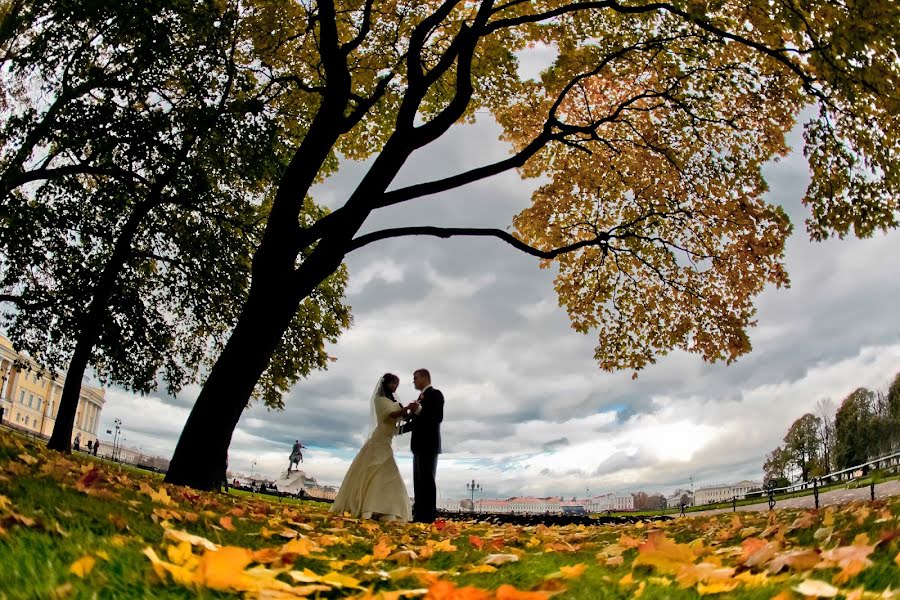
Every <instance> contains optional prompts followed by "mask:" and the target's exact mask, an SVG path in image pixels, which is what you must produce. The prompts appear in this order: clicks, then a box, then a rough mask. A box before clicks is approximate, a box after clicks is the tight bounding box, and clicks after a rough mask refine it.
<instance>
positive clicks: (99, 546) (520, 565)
mask: <svg viewBox="0 0 900 600" xmlns="http://www.w3.org/2000/svg"><path fill="white" fill-rule="evenodd" d="M22 455H26V456H29V457H34V458H35V459H37V460H36V461H35V462H34V463H33V464H30V463H31V461H30V460H23V459H22V458H21V456H22ZM91 467H98V468H99V472H100V474H101V477H100V479H99V480H98V482H97V483H96V484H95V485H92V486H91V487H89V488H87V492H85V489H84V488H83V489H82V490H79V489H77V486H76V482H77V481H78V479H79V478H80V477H81V476H82V474H83V473H84V472H86V471H87V470H89V469H90V468H91ZM147 486H150V487H149V488H148V487H147ZM163 487H164V488H165V489H166V490H167V491H168V494H169V496H171V498H172V499H173V501H174V503H173V504H172V505H165V504H164V503H162V501H160V500H159V499H154V498H152V497H151V495H150V494H149V493H147V492H148V490H152V491H153V492H156V491H157V490H159V489H161V488H163ZM859 507H862V508H859ZM327 509H328V505H327V504H323V503H318V502H309V501H301V500H297V499H294V498H273V497H270V496H266V495H259V494H250V493H248V492H243V491H240V490H232V491H231V492H230V493H228V494H224V493H223V494H219V493H205V492H194V491H192V490H186V489H184V488H178V487H175V486H163V484H162V482H161V481H160V478H159V476H158V475H157V474H154V473H150V472H147V471H144V470H141V469H135V468H131V467H128V466H125V465H121V464H118V463H112V462H109V461H105V460H98V459H94V458H92V457H87V456H84V455H80V454H79V455H76V456H72V457H62V456H61V455H58V454H56V453H52V452H49V451H46V450H45V449H44V448H43V447H42V446H39V445H38V444H37V442H35V441H32V440H28V439H25V438H23V437H22V436H19V435H17V434H11V433H7V432H3V431H0V556H2V557H3V562H2V565H0V599H4V600H5V599H16V600H17V599H20V598H22V599H24V598H56V597H59V598H73V599H82V598H83V599H92V598H100V599H102V598H111V599H119V598H125V599H127V598H147V599H150V598H154V599H155V598H164V599H170V598H236V597H241V596H240V595H239V594H237V593H230V592H224V591H213V590H211V589H209V588H207V587H204V586H192V587H185V586H181V585H177V584H175V583H173V582H172V581H170V580H168V579H167V580H166V581H162V580H160V578H159V577H158V576H157V575H156V574H155V573H154V571H153V568H152V565H151V564H150V561H149V560H148V558H147V557H146V556H145V555H144V554H143V551H144V549H145V548H148V547H149V548H152V549H154V551H155V552H156V553H157V554H159V555H160V556H161V557H163V558H164V559H165V557H166V552H167V549H169V548H170V542H168V541H167V540H165V539H164V531H165V530H164V526H165V527H171V528H174V529H180V530H184V531H187V532H189V533H192V534H195V535H199V536H202V537H204V538H206V539H208V540H210V541H212V542H215V543H216V544H219V545H232V546H241V547H244V548H249V549H263V548H268V549H272V548H280V547H281V546H282V545H283V544H284V543H285V539H282V538H279V532H281V531H284V530H285V529H286V528H288V529H294V530H296V531H299V532H301V533H303V534H304V535H308V536H309V538H310V539H311V540H314V541H316V542H317V543H319V544H321V545H322V547H323V548H324V551H325V552H326V553H327V556H328V557H329V560H323V559H322V558H321V557H317V556H316V555H311V556H297V557H295V558H292V559H291V560H293V561H294V562H293V564H288V565H287V566H288V567H289V568H293V569H297V570H302V569H309V570H310V571H312V572H314V573H317V574H319V575H320V576H321V575H324V574H326V573H328V572H329V571H332V570H335V569H336V570H339V571H341V569H344V570H342V571H341V573H343V574H348V575H352V576H353V577H356V578H359V579H360V580H362V581H363V582H364V585H365V586H367V587H369V588H370V589H375V590H376V591H377V590H397V589H415V588H422V587H428V585H429V581H430V579H428V578H429V577H430V578H433V577H435V575H427V572H429V571H430V572H438V575H437V576H438V577H440V578H441V579H445V580H448V581H452V582H453V584H454V585H456V586H459V587H462V586H475V587H477V588H481V589H485V590H494V589H497V588H498V586H500V585H501V584H510V585H513V586H515V587H516V588H517V589H520V590H531V589H536V588H546V587H547V586H548V585H552V584H553V583H554V582H559V581H562V582H563V583H562V585H563V587H564V591H562V592H561V593H560V594H559V595H557V596H554V598H557V599H559V600H569V599H582V598H583V599H594V598H631V597H633V595H634V594H635V592H636V590H638V589H641V588H639V587H638V586H644V587H643V588H642V595H641V598H642V599H646V598H659V599H662V598H666V599H675V600H679V599H687V598H691V599H693V598H699V597H700V596H699V593H698V590H697V589H695V588H694V587H688V588H681V587H679V586H678V585H677V583H676V582H675V581H674V575H673V574H672V573H660V572H656V571H654V570H652V569H651V568H649V567H646V566H634V565H632V563H633V562H634V560H635V558H636V557H637V556H638V554H639V551H638V550H637V549H635V548H629V549H627V550H626V551H625V552H624V554H623V555H622V556H623V558H624V560H623V564H622V565H621V566H606V565H605V560H604V561H603V562H601V561H599V560H598V552H601V551H603V550H604V549H605V548H607V547H608V546H609V545H610V544H613V543H616V542H617V541H618V540H620V536H623V535H627V536H631V537H635V538H640V539H642V540H646V539H647V535H648V530H650V529H651V528H661V530H662V531H664V532H665V534H666V535H667V536H668V538H669V539H672V540H674V541H675V542H677V543H680V544H687V543H691V542H693V541H697V540H698V539H702V540H703V544H704V547H706V548H707V549H708V551H709V554H708V555H709V556H715V553H714V550H715V549H716V548H726V547H729V546H731V547H733V546H739V545H740V544H741V541H742V539H743V537H744V536H745V534H746V535H759V532H761V531H762V530H763V529H765V528H766V527H767V525H768V522H767V519H768V518H769V516H768V515H767V514H758V513H743V514H742V515H741V516H739V517H735V516H734V515H731V514H722V515H715V516H698V517H692V518H687V519H678V520H673V521H667V522H664V523H659V522H656V523H653V522H647V523H644V524H639V525H614V526H599V527H580V526H569V527H561V528H557V527H543V526H539V527H514V526H511V525H505V526H496V525H489V524H485V523H479V522H474V521H460V522H457V523H450V524H448V526H447V527H446V528H445V529H442V530H438V529H436V528H425V527H422V526H418V525H409V524H381V523H371V522H358V521H353V520H344V519H340V518H336V517H333V516H331V515H329V514H328V512H327ZM821 512H824V511H820V513H821ZM773 514H774V517H773V518H776V517H777V519H778V521H779V522H780V523H783V524H784V525H783V526H784V527H785V528H786V527H787V525H788V524H790V523H791V522H793V521H794V519H795V518H796V517H797V516H798V515H804V514H807V513H806V512H804V511H789V510H786V511H779V510H776V511H775V512H774V513H773ZM898 515H900V500H895V501H892V502H890V503H883V502H881V503H875V504H872V505H863V504H855V505H853V508H852V510H851V509H847V510H846V511H844V512H837V513H836V515H835V524H834V527H835V534H834V542H832V546H833V545H836V544H844V545H846V544H850V543H852V542H853V540H854V538H855V536H857V535H859V534H861V533H864V534H866V535H868V536H869V537H870V540H872V541H875V540H877V539H879V536H881V535H883V534H884V532H885V531H889V530H891V529H897V528H898V526H900V521H898ZM223 516H227V517H228V519H231V521H230V523H229V526H233V530H229V529H228V528H227V527H226V524H225V523H223V521H222V518H223ZM735 518H738V519H739V520H740V529H735V528H734V526H733V519H735ZM821 518H822V516H821V514H819V515H818V516H816V519H817V520H820V519H821ZM818 527H819V525H818V524H816V525H813V526H809V527H802V528H799V529H797V530H794V531H789V532H787V533H785V537H784V542H783V543H784V544H785V548H797V547H810V546H811V544H813V543H814V541H813V533H814V531H815V530H816V529H817V528H818ZM747 531H754V532H755V533H746V532H747ZM470 535H472V536H479V538H480V539H481V540H483V542H484V547H481V548H477V547H476V546H477V544H476V545H473V544H472V543H471V542H470V539H469V536H470ZM384 536H386V537H387V538H388V539H390V541H391V546H392V550H391V552H393V551H395V550H401V549H414V550H415V551H416V552H417V553H418V554H420V555H422V553H423V551H424V550H426V549H427V548H428V544H429V543H432V544H434V543H437V542H442V541H448V540H449V541H450V542H451V543H452V544H453V545H455V546H456V549H455V550H454V551H452V552H445V551H435V552H434V553H433V555H431V556H430V557H427V556H422V557H420V558H419V559H418V560H417V561H415V562H414V563H413V564H412V565H411V567H413V568H412V570H409V571H406V570H403V569H401V568H400V567H401V564H400V563H399V562H396V559H379V560H378V561H377V562H373V563H372V564H371V565H367V566H360V565H357V564H355V563H352V562H351V563H348V564H347V565H341V566H336V564H337V563H335V562H333V561H356V560H359V559H363V558H365V557H370V556H371V555H372V554H373V552H374V547H375V544H376V542H378V540H379V539H380V538H382V537H384ZM491 540H495V541H496V543H497V546H496V547H491V545H490V543H491ZM195 552H199V550H195ZM492 552H500V553H510V552H512V553H519V554H521V559H520V560H519V561H518V562H512V563H508V564H504V565H502V566H501V567H499V569H498V570H497V571H496V572H491V573H476V572H472V573H469V572H468V571H469V570H470V569H471V568H472V567H473V566H476V565H481V564H483V562H484V560H485V558H486V557H487V555H488V554H490V553H492ZM898 552H900V539H893V540H891V541H890V542H887V543H884V544H881V545H879V547H878V549H877V551H876V552H874V553H873V554H872V555H871V556H870V558H871V559H872V560H873V561H874V563H875V564H874V565H873V566H872V567H871V568H869V569H867V570H865V571H863V572H862V573H861V574H860V575H858V576H856V577H855V578H854V579H853V580H852V581H851V582H850V583H849V584H848V585H847V588H848V589H855V588H856V587H859V586H865V588H866V589H867V590H870V591H878V592H880V591H882V590H885V589H886V588H888V587H889V586H890V585H892V584H893V585H896V582H897V581H900V568H898V566H897V565H896V564H895V563H894V562H893V561H894V557H895V556H896V555H897V554H898ZM84 556H92V557H95V558H96V559H97V560H96V564H95V566H94V568H93V570H92V571H90V573H88V574H87V575H86V576H85V577H84V578H83V579H82V578H79V577H78V576H76V575H75V574H73V573H71V572H70V566H71V565H72V564H73V563H74V562H75V561H77V560H78V559H80V558H81V557H84ZM198 556H199V555H198ZM173 560H174V559H173ZM578 564H585V565H588V568H587V569H586V570H585V571H584V573H583V574H582V575H581V576H579V577H577V578H574V579H571V580H568V579H567V580H564V581H563V580H561V579H559V578H558V573H559V571H560V568H561V567H571V566H573V565H578ZM379 572H380V573H387V572H390V573H396V575H392V577H391V578H389V579H382V577H381V576H379V575H378V573H379ZM629 573H631V574H632V576H633V577H634V579H635V581H636V583H635V584H634V585H620V583H619V581H620V580H621V579H622V578H623V577H625V576H626V575H628V574H629ZM833 573H834V571H833V570H827V571H816V572H814V573H812V576H814V577H816V578H820V579H824V580H830V578H831V576H832V574H833ZM555 574H556V575H555ZM806 576H808V575H807V574H791V575H784V576H780V577H778V578H774V579H772V580H771V581H769V582H767V584H766V585H762V586H760V587H749V586H743V585H742V586H741V587H739V588H737V589H735V590H733V591H731V592H728V593H727V594H723V595H720V596H719V597H722V598H737V599H757V598H760V599H762V598H767V599H768V598H771V597H772V596H774V595H775V594H777V593H778V592H779V591H781V590H783V589H785V588H787V587H790V586H793V585H796V584H797V583H798V582H799V581H801V580H802V578H804V577H806ZM279 577H283V579H282V580H286V576H284V575H280V576H279ZM423 577H424V578H425V579H423ZM355 593H357V592H355V591H353V590H351V589H348V588H343V589H339V588H333V589H331V590H330V591H328V592H323V593H320V596H319V597H321V598H343V597H352V595H353V594H355Z"/></svg>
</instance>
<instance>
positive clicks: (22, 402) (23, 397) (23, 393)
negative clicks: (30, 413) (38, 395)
mask: <svg viewBox="0 0 900 600" xmlns="http://www.w3.org/2000/svg"><path fill="white" fill-rule="evenodd" d="M19 404H25V390H22V392H21V394H19Z"/></svg>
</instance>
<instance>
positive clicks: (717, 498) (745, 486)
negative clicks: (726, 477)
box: [694, 479, 762, 505]
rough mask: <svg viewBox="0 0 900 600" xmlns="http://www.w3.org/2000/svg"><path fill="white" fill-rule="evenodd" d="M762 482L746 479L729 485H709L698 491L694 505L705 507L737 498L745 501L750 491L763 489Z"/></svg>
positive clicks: (695, 494)
mask: <svg viewBox="0 0 900 600" xmlns="http://www.w3.org/2000/svg"><path fill="white" fill-rule="evenodd" d="M761 488H762V482H761V481H750V480H749V479H745V480H743V481H738V482H737V483H732V484H728V485H708V486H704V487H702V488H699V489H697V491H696V492H695V493H694V504H696V505H703V504H711V503H713V502H728V501H729V500H731V499H732V498H733V497H735V496H737V498H738V500H741V499H743V498H744V497H745V496H746V495H747V493H748V492H750V490H754V489H757V490H758V489H761Z"/></svg>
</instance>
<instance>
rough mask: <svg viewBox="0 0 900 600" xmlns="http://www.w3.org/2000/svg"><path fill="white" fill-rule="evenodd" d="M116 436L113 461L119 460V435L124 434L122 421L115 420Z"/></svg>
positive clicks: (114, 437)
mask: <svg viewBox="0 0 900 600" xmlns="http://www.w3.org/2000/svg"><path fill="white" fill-rule="evenodd" d="M113 423H114V424H115V426H116V434H115V436H113V460H119V435H120V434H121V433H122V419H113Z"/></svg>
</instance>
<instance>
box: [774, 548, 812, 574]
mask: <svg viewBox="0 0 900 600" xmlns="http://www.w3.org/2000/svg"><path fill="white" fill-rule="evenodd" d="M819 560H820V559H819V554H818V553H817V552H816V551H815V550H809V549H807V550H794V551H792V552H786V553H784V554H780V555H778V556H776V557H775V558H774V559H773V560H772V562H771V563H769V573H771V574H773V575H774V574H777V573H780V572H781V570H782V569H784V568H788V569H790V570H792V571H809V570H810V569H812V568H813V567H815V566H816V565H817V564H819Z"/></svg>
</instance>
